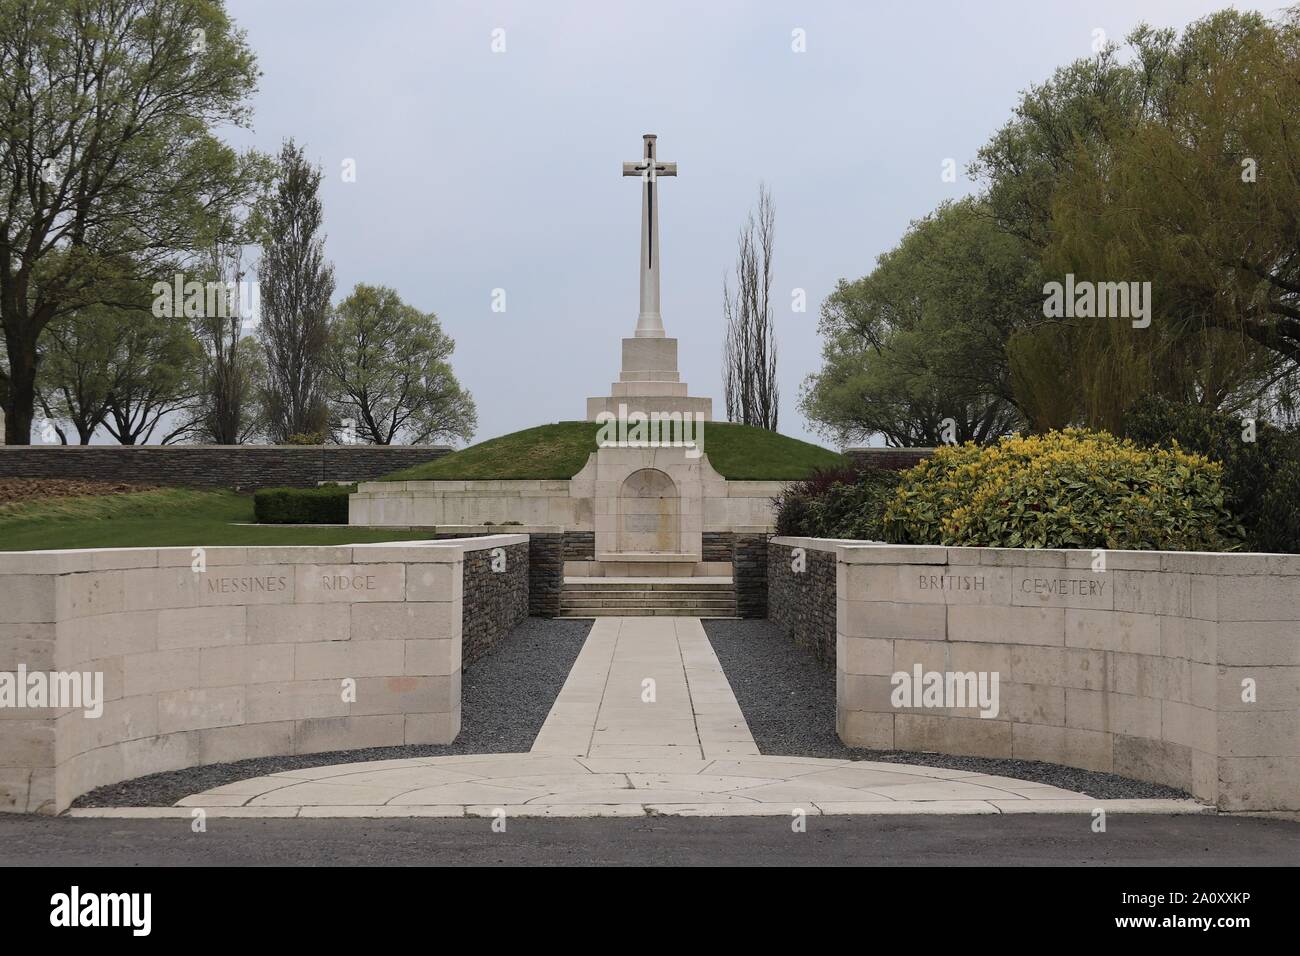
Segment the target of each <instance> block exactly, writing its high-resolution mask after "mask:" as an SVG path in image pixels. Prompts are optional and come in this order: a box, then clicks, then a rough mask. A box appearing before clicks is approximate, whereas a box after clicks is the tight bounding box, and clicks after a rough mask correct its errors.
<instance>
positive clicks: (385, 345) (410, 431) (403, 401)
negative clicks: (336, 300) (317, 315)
mask: <svg viewBox="0 0 1300 956" xmlns="http://www.w3.org/2000/svg"><path fill="white" fill-rule="evenodd" d="M455 347H456V344H455V342H453V341H452V339H451V337H450V336H448V335H447V334H446V333H445V332H444V331H443V330H442V326H441V325H440V324H439V322H438V317H437V316H436V315H434V314H433V313H432V312H427V313H426V312H421V311H420V310H419V309H416V308H415V307H414V306H410V305H406V304H405V303H404V302H402V300H401V299H400V298H399V297H398V295H397V293H396V292H395V291H394V290H392V289H389V288H386V287H384V286H370V285H364V284H359V285H357V287H356V288H354V289H353V290H352V294H351V295H349V296H348V297H347V298H346V299H344V300H343V302H342V303H341V304H340V305H339V306H338V309H337V310H336V313H335V316H334V318H333V320H332V321H331V324H330V344H329V348H328V349H327V350H326V368H327V369H328V372H329V383H328V389H329V394H330V399H331V403H332V405H333V406H334V410H335V414H336V415H337V417H338V418H339V419H340V420H342V419H350V420H351V421H352V422H354V423H355V429H356V434H357V436H358V437H359V438H360V439H361V440H363V441H366V442H370V443H372V444H376V445H391V444H393V443H394V442H397V441H399V440H400V441H404V442H406V443H408V444H413V445H414V444H422V443H425V442H432V441H436V440H439V439H444V440H445V439H450V438H460V439H463V440H468V439H469V438H470V437H471V436H472V435H473V434H474V429H475V427H476V425H477V423H478V414H477V412H476V410H475V408H474V400H473V398H471V397H470V394H469V392H467V391H465V390H464V389H463V388H461V386H460V383H459V382H458V381H457V380H456V376H455V374H454V373H453V372H452V369H451V364H450V362H449V361H448V360H449V359H450V358H451V353H452V351H453V350H454V349H455Z"/></svg>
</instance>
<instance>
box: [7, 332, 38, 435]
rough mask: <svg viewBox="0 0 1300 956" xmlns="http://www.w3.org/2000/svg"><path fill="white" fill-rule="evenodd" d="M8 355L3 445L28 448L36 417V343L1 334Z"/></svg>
mask: <svg viewBox="0 0 1300 956" xmlns="http://www.w3.org/2000/svg"><path fill="white" fill-rule="evenodd" d="M5 348H6V349H7V350H8V353H9V395H8V401H7V402H6V404H5V444H6V445H30V444H31V443H32V420H33V419H34V418H35V417H36V342H35V340H33V341H31V342H26V341H24V340H23V339H19V338H15V337H14V336H11V335H9V334H8V333H7V332H6V334H5Z"/></svg>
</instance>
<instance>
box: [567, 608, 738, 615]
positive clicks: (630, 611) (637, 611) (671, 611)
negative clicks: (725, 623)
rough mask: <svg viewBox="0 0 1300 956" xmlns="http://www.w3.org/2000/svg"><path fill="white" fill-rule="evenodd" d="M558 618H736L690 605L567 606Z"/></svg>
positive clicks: (723, 612) (722, 612) (714, 610)
mask: <svg viewBox="0 0 1300 956" xmlns="http://www.w3.org/2000/svg"><path fill="white" fill-rule="evenodd" d="M555 617H558V618H651V617H653V618H735V617H736V614H735V613H731V614H728V613H725V611H720V610H716V609H711V610H703V611H701V610H695V609H689V607H685V609H684V607H581V609H578V607H565V609H562V610H560V613H559V614H556V615H555Z"/></svg>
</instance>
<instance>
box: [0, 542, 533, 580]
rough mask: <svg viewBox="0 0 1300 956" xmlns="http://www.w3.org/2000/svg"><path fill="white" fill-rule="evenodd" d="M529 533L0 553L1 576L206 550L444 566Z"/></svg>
mask: <svg viewBox="0 0 1300 956" xmlns="http://www.w3.org/2000/svg"><path fill="white" fill-rule="evenodd" d="M527 543H528V535H526V534H495V535H482V536H479V537H474V538H439V539H430V540H427V541H401V542H389V541H380V542H374V543H369V544H339V545H269V546H266V545H247V546H231V547H224V546H223V547H213V548H206V547H205V548H201V549H200V548H198V547H193V548H179V547H178V548H74V549H68V550H61V551H3V552H0V575H6V574H17V575H32V574H75V573H79V572H84V571H120V570H128V569H133V568H169V567H182V566H188V565H190V564H191V563H192V562H193V561H194V558H195V552H196V551H198V550H202V552H203V554H204V559H205V560H206V562H207V563H208V564H209V565H212V566H218V567H219V566H223V565H261V564H313V563H317V562H325V563H329V564H373V563H385V562H391V561H411V562H431V563H444V562H454V561H459V560H460V559H461V556H462V555H463V554H464V553H465V552H467V551H482V550H486V549H488V548H500V547H509V546H510V545H513V544H527Z"/></svg>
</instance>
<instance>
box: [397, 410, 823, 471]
mask: <svg viewBox="0 0 1300 956" xmlns="http://www.w3.org/2000/svg"><path fill="white" fill-rule="evenodd" d="M599 429H600V425H599V424H597V423H596V422H557V423H555V424H553V425H539V426H537V427H536V428H526V429H524V430H523V431H519V432H513V433H512V434H509V435H502V436H501V437H500V438H492V439H489V440H488V441H485V442H480V443H479V444H477V445H470V446H469V447H468V448H463V449H461V450H460V451H458V452H454V453H452V454H450V455H446V456H445V457H443V458H439V459H437V460H436V461H431V462H428V463H426V464H423V465H415V466H414V467H411V468H404V469H402V470H401V471H396V472H393V474H391V475H386V476H385V477H384V478H383V479H382V480H384V481H433V480H438V479H442V480H464V479H493V478H497V479H524V478H572V477H573V476H574V475H576V474H577V473H578V472H579V471H581V470H582V466H583V465H585V464H586V463H587V456H588V455H590V454H591V453H592V452H593V451H595V450H596V433H597V432H598V431H599ZM704 453H705V454H706V455H707V456H708V458H709V463H710V464H711V465H713V467H714V468H715V469H717V471H718V473H719V474H721V475H722V477H724V478H729V479H731V480H733V481H747V480H748V481H755V480H759V481H761V480H772V481H790V480H796V479H799V478H804V477H807V475H808V473H809V472H810V471H812V470H813V469H814V468H819V467H820V468H827V467H833V466H835V465H839V464H842V463H843V456H841V455H840V454H839V453H838V452H834V451H831V450H830V449H827V448H822V447H821V446H820V445H812V444H809V443H808V442H805V441H799V440H798V439H796V438H788V437H786V436H785V435H778V434H777V433H776V432H770V431H767V430H765V429H762V428H751V427H750V426H748V425H735V424H732V423H729V422H709V423H707V424H706V425H705V426H704Z"/></svg>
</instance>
